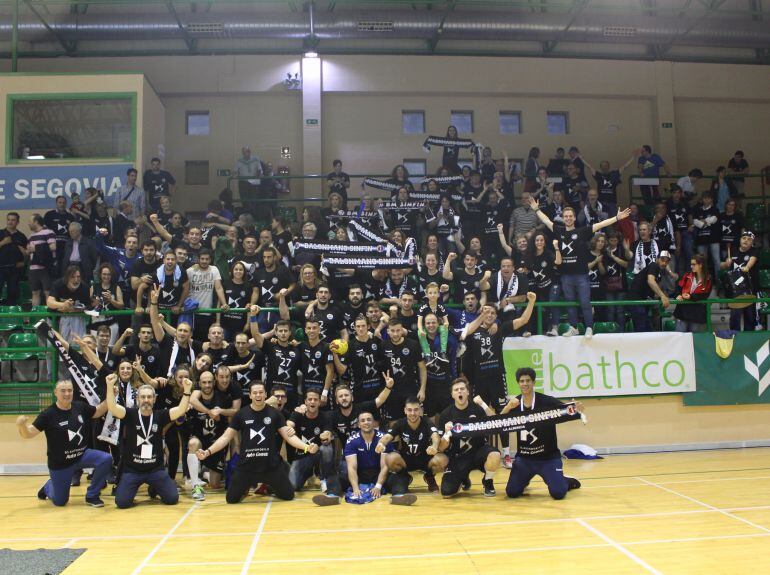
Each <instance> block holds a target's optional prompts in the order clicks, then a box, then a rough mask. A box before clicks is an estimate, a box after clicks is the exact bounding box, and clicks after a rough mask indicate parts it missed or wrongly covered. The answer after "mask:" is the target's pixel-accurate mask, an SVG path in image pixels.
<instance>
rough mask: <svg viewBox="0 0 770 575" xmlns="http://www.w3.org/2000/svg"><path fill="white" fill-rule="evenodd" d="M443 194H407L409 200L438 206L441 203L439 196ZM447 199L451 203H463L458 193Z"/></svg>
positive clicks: (461, 196)
mask: <svg viewBox="0 0 770 575" xmlns="http://www.w3.org/2000/svg"><path fill="white" fill-rule="evenodd" d="M442 195H443V194H440V193H436V192H412V193H411V194H409V199H411V200H420V201H423V202H430V203H432V204H438V203H440V202H441V196H442ZM449 198H450V199H451V200H452V201H453V202H462V201H463V199H464V198H463V195H462V194H460V193H454V194H452V195H450V196H449Z"/></svg>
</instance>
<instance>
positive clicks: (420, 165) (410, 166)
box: [403, 159, 426, 178]
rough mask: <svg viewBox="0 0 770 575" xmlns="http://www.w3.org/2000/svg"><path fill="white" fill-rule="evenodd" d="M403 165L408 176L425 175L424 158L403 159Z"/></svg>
mask: <svg viewBox="0 0 770 575" xmlns="http://www.w3.org/2000/svg"><path fill="white" fill-rule="evenodd" d="M403 163H404V167H405V168H406V171H407V172H409V177H410V178H411V177H413V176H422V177H424V176H425V172H426V168H425V160H407V159H404V162H403Z"/></svg>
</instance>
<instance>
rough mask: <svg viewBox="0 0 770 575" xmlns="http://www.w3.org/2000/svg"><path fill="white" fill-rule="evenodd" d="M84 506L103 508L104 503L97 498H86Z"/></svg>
mask: <svg viewBox="0 0 770 575" xmlns="http://www.w3.org/2000/svg"><path fill="white" fill-rule="evenodd" d="M86 504H88V505H90V506H91V507H104V501H102V500H101V499H99V498H98V497H86Z"/></svg>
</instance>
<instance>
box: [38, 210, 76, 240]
mask: <svg viewBox="0 0 770 575" xmlns="http://www.w3.org/2000/svg"><path fill="white" fill-rule="evenodd" d="M43 221H44V222H45V227H47V228H48V229H49V230H51V231H52V232H53V233H54V234H55V235H56V241H57V242H66V241H67V240H68V239H70V236H69V227H70V224H71V223H72V222H74V221H75V216H73V215H72V214H71V213H69V212H66V211H65V212H60V211H58V210H49V211H47V212H46V213H45V216H43Z"/></svg>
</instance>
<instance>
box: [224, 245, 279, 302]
mask: <svg viewBox="0 0 770 575" xmlns="http://www.w3.org/2000/svg"><path fill="white" fill-rule="evenodd" d="M235 262H241V263H242V264H243V267H245V268H246V277H247V278H248V281H249V283H251V284H254V278H255V276H256V273H257V270H259V269H260V268H261V267H262V254H261V253H259V252H257V253H254V254H251V255H248V254H241V255H238V256H235V257H234V258H231V259H229V260H227V265H228V266H230V267H232V266H233V264H234V263H235ZM276 293H277V292H276Z"/></svg>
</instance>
